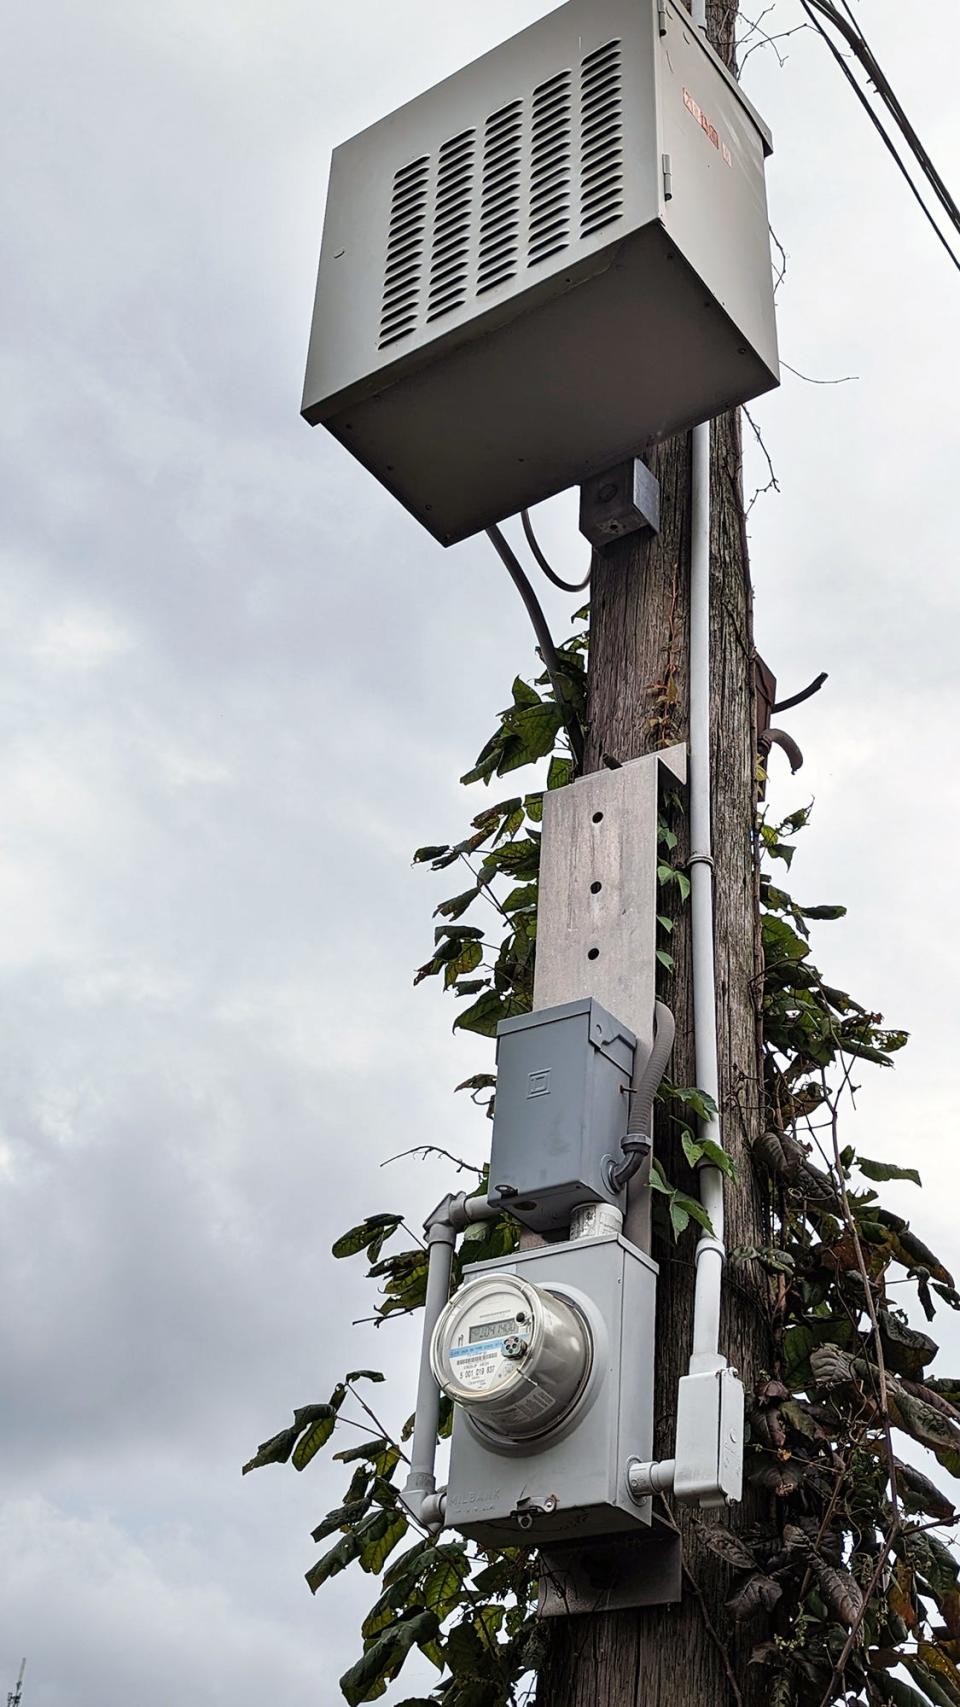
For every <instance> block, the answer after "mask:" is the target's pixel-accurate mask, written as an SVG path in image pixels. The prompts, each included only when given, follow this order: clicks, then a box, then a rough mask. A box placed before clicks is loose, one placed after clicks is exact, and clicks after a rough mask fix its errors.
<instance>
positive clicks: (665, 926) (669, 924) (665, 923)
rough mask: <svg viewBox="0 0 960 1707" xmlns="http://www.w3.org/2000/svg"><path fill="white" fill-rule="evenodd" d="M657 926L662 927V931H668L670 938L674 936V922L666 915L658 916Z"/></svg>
mask: <svg viewBox="0 0 960 1707" xmlns="http://www.w3.org/2000/svg"><path fill="white" fill-rule="evenodd" d="M657 924H658V925H659V926H660V929H661V930H662V931H666V932H667V934H668V935H669V936H672V935H673V920H672V919H668V918H667V915H666V913H658V914H657Z"/></svg>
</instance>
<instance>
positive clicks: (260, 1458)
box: [241, 1424, 300, 1476]
mask: <svg viewBox="0 0 960 1707" xmlns="http://www.w3.org/2000/svg"><path fill="white" fill-rule="evenodd" d="M299 1433H300V1430H299V1428H297V1426H296V1424H294V1427H293V1428H285V1429H283V1431H282V1432H281V1433H280V1434H275V1435H274V1436H273V1438H272V1439H271V1440H265V1441H264V1442H263V1443H262V1445H261V1446H258V1448H257V1451H256V1455H255V1457H253V1458H251V1459H250V1460H249V1461H248V1462H247V1463H246V1464H244V1466H243V1470H242V1471H241V1474H242V1475H244V1476H247V1475H249V1473H250V1471H251V1470H262V1469H263V1468H264V1466H265V1465H267V1464H286V1463H287V1461H288V1459H289V1457H290V1454H291V1453H292V1451H293V1449H294V1446H295V1445H296V1442H297V1436H298V1435H299Z"/></svg>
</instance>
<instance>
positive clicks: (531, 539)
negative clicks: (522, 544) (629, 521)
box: [520, 510, 593, 593]
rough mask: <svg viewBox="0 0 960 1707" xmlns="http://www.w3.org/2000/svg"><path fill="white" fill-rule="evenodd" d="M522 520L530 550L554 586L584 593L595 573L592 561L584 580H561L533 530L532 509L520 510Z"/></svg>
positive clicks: (568, 591)
mask: <svg viewBox="0 0 960 1707" xmlns="http://www.w3.org/2000/svg"><path fill="white" fill-rule="evenodd" d="M520 520H521V522H522V523H523V531H524V533H525V534H526V536H527V544H528V545H529V547H530V550H531V551H532V552H533V555H534V557H535V558H536V560H537V562H538V563H539V565H540V568H541V569H542V570H543V573H544V574H545V575H546V577H547V580H548V581H552V582H553V584H554V586H555V587H559V588H560V591H561V592H562V593H582V592H583V589H584V587H589V585H590V576H591V575H592V574H593V564H592V563H591V565H590V568H589V569H588V570H587V573H586V575H585V576H584V578H583V580H582V581H564V580H561V578H560V576H559V575H558V574H557V572H556V570H555V569H552V568H551V566H550V564H549V563H548V562H547V559H546V558H545V557H544V555H543V552H542V550H541V548H540V541H539V540H538V538H537V536H536V534H535V533H534V531H533V523H532V521H531V520H530V511H529V510H521V511H520Z"/></svg>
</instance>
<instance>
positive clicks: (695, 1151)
mask: <svg viewBox="0 0 960 1707" xmlns="http://www.w3.org/2000/svg"><path fill="white" fill-rule="evenodd" d="M680 1142H681V1144H682V1145H683V1153H684V1155H685V1156H686V1158H687V1161H688V1162H689V1163H690V1166H691V1167H692V1168H695V1167H696V1165H697V1163H698V1162H699V1161H700V1158H701V1157H702V1155H703V1150H702V1148H701V1146H700V1145H699V1144H698V1143H697V1140H696V1139H695V1137H694V1136H693V1133H692V1132H691V1131H690V1128H689V1126H685V1127H684V1129H683V1134H682V1136H681V1139H680Z"/></svg>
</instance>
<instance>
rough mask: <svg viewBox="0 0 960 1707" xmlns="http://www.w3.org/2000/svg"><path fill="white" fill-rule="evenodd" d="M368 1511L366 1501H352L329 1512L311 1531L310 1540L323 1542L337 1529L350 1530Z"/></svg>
mask: <svg viewBox="0 0 960 1707" xmlns="http://www.w3.org/2000/svg"><path fill="white" fill-rule="evenodd" d="M368 1510H369V1502H368V1501H367V1500H354V1501H352V1502H349V1503H348V1504H347V1505H342V1506H340V1507H339V1508H338V1510H337V1511H331V1512H329V1513H328V1514H327V1516H326V1517H325V1518H323V1519H322V1521H321V1522H320V1523H318V1524H317V1527H316V1529H314V1530H313V1531H312V1539H313V1540H314V1541H325V1540H326V1538H327V1536H328V1535H332V1534H333V1533H334V1531H335V1530H337V1529H350V1528H352V1526H353V1525H354V1524H355V1523H357V1522H359V1520H360V1518H362V1517H365V1516H366V1513H367V1511H368Z"/></svg>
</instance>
